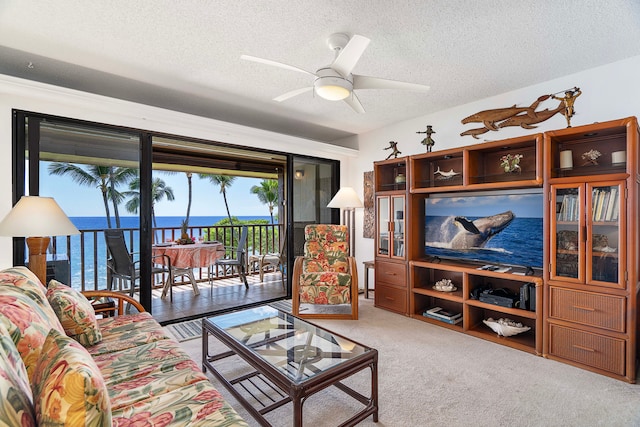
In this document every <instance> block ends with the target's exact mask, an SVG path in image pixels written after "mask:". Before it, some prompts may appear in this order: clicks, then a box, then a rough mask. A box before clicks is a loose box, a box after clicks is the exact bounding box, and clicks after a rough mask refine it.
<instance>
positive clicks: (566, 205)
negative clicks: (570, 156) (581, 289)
mask: <svg viewBox="0 0 640 427" xmlns="http://www.w3.org/2000/svg"><path fill="white" fill-rule="evenodd" d="M551 197H552V199H551V206H555V216H554V220H553V221H551V227H552V230H551V272H550V274H551V278H552V279H560V280H565V281H576V282H584V277H583V272H584V268H583V262H584V261H583V259H584V256H583V255H582V254H583V253H584V236H583V232H584V231H583V230H584V227H582V226H581V224H582V218H583V217H584V209H583V206H584V195H583V185H579V184H576V185H569V186H560V185H558V186H552V187H551Z"/></svg>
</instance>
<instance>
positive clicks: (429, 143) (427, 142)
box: [416, 125, 436, 153]
mask: <svg viewBox="0 0 640 427" xmlns="http://www.w3.org/2000/svg"><path fill="white" fill-rule="evenodd" d="M416 133H425V134H427V137H426V138H425V139H423V140H422V141H420V144H422V145H424V146H426V147H427V153H430V152H431V149H432V147H433V146H434V144H435V143H436V142H435V141H434V140H433V138H431V135H433V134H434V133H436V131H435V130H433V129H432V127H431V125H427V130H425V131H424V132H416Z"/></svg>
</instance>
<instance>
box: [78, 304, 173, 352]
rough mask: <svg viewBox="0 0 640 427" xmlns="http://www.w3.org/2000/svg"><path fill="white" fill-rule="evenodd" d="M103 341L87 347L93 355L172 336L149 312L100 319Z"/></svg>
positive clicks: (99, 324)
mask: <svg viewBox="0 0 640 427" xmlns="http://www.w3.org/2000/svg"><path fill="white" fill-rule="evenodd" d="M98 326H99V327H100V331H101V332H102V341H100V342H99V343H98V344H96V345H93V346H91V347H87V350H89V353H91V355H92V356H93V357H95V356H98V355H100V354H105V353H113V352H116V351H120V350H124V349H127V348H133V347H137V346H140V345H143V344H147V343H150V342H154V341H158V340H166V339H169V338H171V336H170V335H168V334H167V333H166V332H165V331H164V329H163V328H162V327H161V326H160V324H159V323H158V322H157V321H156V320H155V319H154V318H153V317H152V316H151V315H150V314H149V313H147V312H144V313H137V314H131V315H127V316H118V317H107V318H104V319H98Z"/></svg>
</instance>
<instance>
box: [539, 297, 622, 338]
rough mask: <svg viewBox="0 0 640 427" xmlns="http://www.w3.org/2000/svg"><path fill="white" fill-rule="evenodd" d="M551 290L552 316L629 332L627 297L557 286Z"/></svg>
mask: <svg viewBox="0 0 640 427" xmlns="http://www.w3.org/2000/svg"><path fill="white" fill-rule="evenodd" d="M549 292H550V294H549V296H550V301H551V304H550V311H549V315H550V317H552V318H554V319H560V320H566V321H569V322H575V323H579V324H582V325H589V326H595V327H597V328H603V329H608V330H610V331H615V332H625V312H626V310H625V306H626V298H624V297H620V296H615V295H604V294H598V293H593V292H583V291H576V290H573V289H565V288H556V287H553V286H551V287H550V288H549Z"/></svg>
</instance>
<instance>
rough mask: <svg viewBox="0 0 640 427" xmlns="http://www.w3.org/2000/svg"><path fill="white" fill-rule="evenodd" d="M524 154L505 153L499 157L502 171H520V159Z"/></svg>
mask: <svg viewBox="0 0 640 427" xmlns="http://www.w3.org/2000/svg"><path fill="white" fill-rule="evenodd" d="M523 157H524V156H523V155H522V154H507V155H504V156H502V157H501V158H500V167H501V168H503V169H504V173H513V172H522V168H521V167H520V160H521V159H522V158H523Z"/></svg>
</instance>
